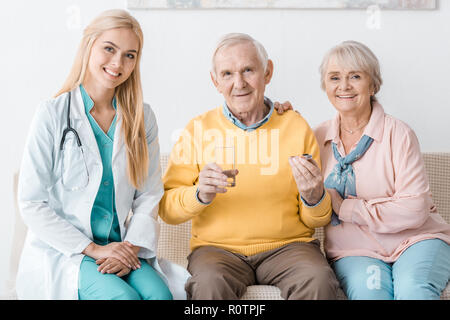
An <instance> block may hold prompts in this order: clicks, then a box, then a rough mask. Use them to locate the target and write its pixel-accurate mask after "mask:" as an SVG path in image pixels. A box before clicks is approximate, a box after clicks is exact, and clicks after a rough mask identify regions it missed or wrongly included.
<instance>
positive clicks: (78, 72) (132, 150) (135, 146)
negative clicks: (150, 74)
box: [56, 9, 149, 189]
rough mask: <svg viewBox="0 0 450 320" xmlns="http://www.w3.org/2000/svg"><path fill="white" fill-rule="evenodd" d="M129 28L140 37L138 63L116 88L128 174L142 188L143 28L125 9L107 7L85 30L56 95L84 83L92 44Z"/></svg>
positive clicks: (145, 168)
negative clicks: (141, 70) (113, 32)
mask: <svg viewBox="0 0 450 320" xmlns="http://www.w3.org/2000/svg"><path fill="white" fill-rule="evenodd" d="M116 28H128V29H131V30H132V31H134V33H135V34H136V36H137V37H138V39H139V48H138V51H137V54H136V66H135V68H134V70H133V72H132V73H131V75H130V76H129V78H128V79H127V80H126V81H125V82H123V83H122V84H120V85H119V86H118V87H117V88H116V89H115V91H116V92H115V94H116V98H117V102H118V110H119V111H120V112H118V114H119V116H120V117H121V120H122V135H123V138H124V142H125V146H126V151H127V174H128V179H129V181H130V183H131V184H132V185H133V186H134V187H135V188H136V189H139V188H140V187H141V186H142V185H143V184H144V182H145V179H146V177H147V175H148V164H149V163H148V162H149V157H148V146H147V141H146V132H145V123H144V103H143V94H142V85H141V75H140V69H139V64H140V60H141V52H142V47H143V44H144V43H143V42H144V36H143V33H142V29H141V27H140V25H139V23H138V22H137V20H136V19H135V18H133V17H132V16H131V15H130V14H129V13H128V12H126V11H125V10H120V9H114V10H108V11H105V12H103V13H101V14H100V15H99V16H97V17H96V18H95V19H94V20H93V21H92V22H91V23H90V24H89V25H88V26H87V27H86V28H85V29H84V32H83V38H82V39H81V42H80V45H79V48H78V52H77V54H76V57H75V61H74V63H73V66H72V69H71V71H70V73H69V75H68V77H67V79H66V81H65V83H64V85H63V86H62V88H61V90H59V91H58V93H57V94H56V96H59V95H60V94H62V93H65V92H69V91H72V90H73V89H75V88H76V87H78V86H79V85H80V84H82V82H83V80H84V78H85V76H86V70H87V66H88V63H89V57H90V53H91V49H92V45H93V44H94V42H95V40H96V39H97V38H98V37H99V36H100V35H101V34H102V33H103V32H104V31H107V30H110V29H116Z"/></svg>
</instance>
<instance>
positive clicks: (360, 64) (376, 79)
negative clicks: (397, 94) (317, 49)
mask: <svg viewBox="0 0 450 320" xmlns="http://www.w3.org/2000/svg"><path fill="white" fill-rule="evenodd" d="M331 58H335V59H337V62H338V63H339V64H340V65H342V66H344V67H346V68H349V69H352V70H358V71H362V72H365V73H366V74H368V75H369V77H370V79H371V80H372V85H373V90H374V93H373V95H372V97H371V101H377V99H376V97H375V94H377V92H378V91H380V87H381V85H382V84H383V79H382V78H381V71H380V63H379V62H378V59H377V57H376V56H375V54H374V53H373V52H372V51H371V50H370V49H369V48H368V47H367V46H366V45H364V44H362V43H360V42H357V41H344V42H342V43H340V44H338V45H337V46H335V47H333V48H331V49H330V50H329V51H328V52H327V53H326V54H325V56H324V57H323V60H322V63H321V64H320V68H319V72H320V84H321V88H322V89H323V90H325V77H326V72H327V68H328V62H329V61H330V59H331Z"/></svg>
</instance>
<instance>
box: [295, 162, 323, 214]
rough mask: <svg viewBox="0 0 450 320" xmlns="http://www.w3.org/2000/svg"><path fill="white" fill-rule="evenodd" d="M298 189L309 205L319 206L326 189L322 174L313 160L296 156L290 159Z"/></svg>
mask: <svg viewBox="0 0 450 320" xmlns="http://www.w3.org/2000/svg"><path fill="white" fill-rule="evenodd" d="M289 164H290V165H291V168H292V173H293V175H294V179H295V182H296V184H297V189H298V191H299V192H300V195H301V197H302V198H303V200H305V201H306V202H307V203H308V204H309V205H315V204H317V203H318V202H319V201H320V199H322V196H323V192H324V187H323V178H322V172H321V171H320V168H319V166H318V165H317V163H316V162H315V161H314V160H313V159H309V160H308V159H306V158H304V157H300V156H295V157H290V158H289Z"/></svg>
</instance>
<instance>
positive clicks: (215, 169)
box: [198, 163, 238, 203]
mask: <svg viewBox="0 0 450 320" xmlns="http://www.w3.org/2000/svg"><path fill="white" fill-rule="evenodd" d="M237 174H238V171H237V170H236V175H237ZM227 184H228V182H227V176H226V175H225V174H223V173H222V168H220V167H219V166H218V165H217V164H216V163H208V164H207V165H206V166H204V167H203V169H202V171H200V174H199V177H198V198H199V200H200V201H201V202H203V203H209V202H211V201H212V200H213V199H214V198H215V197H216V194H217V193H225V192H227V189H226V186H227Z"/></svg>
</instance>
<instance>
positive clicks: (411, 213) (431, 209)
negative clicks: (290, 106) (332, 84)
mask: <svg viewBox="0 0 450 320" xmlns="http://www.w3.org/2000/svg"><path fill="white" fill-rule="evenodd" d="M339 122H340V119H339V114H338V115H337V116H336V117H335V118H334V119H333V120H329V121H326V122H323V123H322V124H320V125H319V126H318V127H317V128H315V134H316V137H317V141H318V143H319V146H320V155H321V159H322V170H323V174H324V179H326V177H328V175H329V174H330V172H331V170H332V169H333V167H334V166H335V165H336V163H337V161H336V159H335V158H334V155H333V150H332V147H331V142H335V143H336V145H337V147H338V150H339V153H340V154H341V155H342V156H345V151H344V146H343V144H342V142H341V139H340V137H339V124H340V123H339ZM363 134H366V135H368V136H370V137H372V138H373V139H374V141H373V143H372V145H371V146H370V147H369V149H368V150H367V152H366V153H365V154H364V155H363V157H362V158H361V159H359V160H357V161H355V162H354V163H353V164H352V166H353V170H354V173H355V178H356V193H357V197H356V199H345V200H344V201H343V202H342V206H341V209H340V213H339V219H340V220H341V224H340V225H337V226H332V225H330V224H329V225H327V226H326V227H325V243H324V247H325V252H326V255H327V258H328V259H331V260H332V261H335V260H337V259H340V258H343V257H346V256H368V257H373V258H377V259H381V260H383V261H385V262H394V261H395V260H397V259H398V258H399V256H400V255H401V254H402V252H403V251H404V250H405V249H406V248H408V247H409V246H411V245H412V244H414V243H416V242H418V241H421V240H425V239H433V238H439V239H442V240H444V241H445V242H447V243H449V244H450V225H449V224H447V223H446V222H445V220H444V219H443V218H442V217H441V216H440V215H439V214H438V213H437V210H436V207H435V205H434V204H433V201H432V199H431V192H430V188H429V184H428V178H427V175H426V173H425V167H424V163H423V159H422V155H421V152H420V146H419V142H418V140H417V137H416V135H415V134H414V132H413V131H412V130H411V128H409V126H408V125H407V124H405V123H404V122H402V121H400V120H397V119H395V118H393V117H392V116H390V115H387V114H385V113H384V110H383V107H382V106H381V105H380V104H379V103H374V105H373V109H372V115H371V117H370V120H369V123H368V125H367V126H366V128H365V130H364V133H363ZM355 146H356V144H355V145H354V146H353V147H352V149H353V148H354V147H355Z"/></svg>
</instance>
